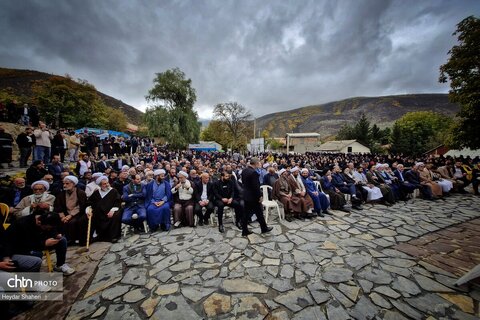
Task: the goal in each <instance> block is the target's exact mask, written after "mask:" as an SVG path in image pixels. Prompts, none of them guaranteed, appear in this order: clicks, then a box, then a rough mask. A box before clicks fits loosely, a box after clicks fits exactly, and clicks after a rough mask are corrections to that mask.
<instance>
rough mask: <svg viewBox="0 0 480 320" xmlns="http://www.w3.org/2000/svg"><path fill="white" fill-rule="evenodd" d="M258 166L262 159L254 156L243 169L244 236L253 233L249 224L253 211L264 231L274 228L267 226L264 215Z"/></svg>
mask: <svg viewBox="0 0 480 320" xmlns="http://www.w3.org/2000/svg"><path fill="white" fill-rule="evenodd" d="M257 168H260V160H259V159H258V158H255V157H254V158H252V159H250V163H249V165H248V166H247V168H245V169H244V170H242V184H243V199H244V201H245V211H244V213H243V216H242V229H243V231H242V236H248V235H249V234H251V233H252V232H251V231H250V230H248V226H247V214H248V213H253V214H255V215H256V216H257V220H258V222H259V223H260V228H261V230H262V233H267V232H270V231H272V229H273V228H272V227H269V226H267V223H266V222H265V218H264V216H263V208H262V200H263V197H262V191H261V190H260V180H259V178H260V174H259V173H258V172H257V171H256V169H257Z"/></svg>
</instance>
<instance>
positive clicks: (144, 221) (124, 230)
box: [122, 213, 149, 238]
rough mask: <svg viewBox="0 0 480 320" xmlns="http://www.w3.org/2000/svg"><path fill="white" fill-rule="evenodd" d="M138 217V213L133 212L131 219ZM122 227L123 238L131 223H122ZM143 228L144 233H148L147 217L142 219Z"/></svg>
mask: <svg viewBox="0 0 480 320" xmlns="http://www.w3.org/2000/svg"><path fill="white" fill-rule="evenodd" d="M136 219H138V214H136V213H134V214H132V220H136ZM122 224H123V226H124V228H123V237H124V238H125V237H126V236H127V232H128V230H130V227H131V225H129V224H125V223H122ZM143 228H144V229H145V233H148V231H149V230H148V224H147V219H145V220H143Z"/></svg>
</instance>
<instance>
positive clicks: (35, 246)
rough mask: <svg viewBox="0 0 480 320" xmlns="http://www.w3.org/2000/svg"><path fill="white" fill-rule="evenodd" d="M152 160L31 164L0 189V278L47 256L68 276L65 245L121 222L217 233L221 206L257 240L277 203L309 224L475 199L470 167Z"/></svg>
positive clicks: (116, 233)
mask: <svg viewBox="0 0 480 320" xmlns="http://www.w3.org/2000/svg"><path fill="white" fill-rule="evenodd" d="M154 152H155V154H154V155H152V153H144V154H140V155H138V154H136V155H133V156H129V155H126V156H122V157H121V158H119V159H117V160H115V161H109V160H107V159H106V158H105V157H101V158H100V160H98V161H95V160H94V159H91V158H90V157H89V155H88V154H85V155H84V154H80V157H79V158H80V160H79V161H78V163H77V165H76V167H75V168H74V169H73V167H72V169H73V170H71V168H70V167H69V166H64V164H63V163H62V162H61V161H60V157H59V156H58V155H54V156H53V157H52V159H51V161H50V163H48V164H45V163H44V162H43V160H35V161H33V163H32V164H31V165H30V167H29V168H28V169H27V170H26V178H25V179H24V178H16V179H15V180H14V181H13V183H12V185H11V187H3V190H1V196H0V202H2V203H5V204H7V205H8V206H9V207H10V213H11V214H10V216H9V217H10V221H8V223H10V224H11V225H10V227H9V228H8V229H7V230H6V231H4V230H2V233H1V241H0V249H1V251H0V254H1V255H2V257H3V260H2V261H3V262H1V263H0V270H4V271H9V270H11V268H14V266H15V267H16V268H18V269H20V270H37V269H38V268H39V260H38V259H40V258H41V257H42V250H44V249H47V248H48V249H52V250H55V251H56V253H57V265H56V267H55V269H56V270H58V271H61V272H63V273H64V274H66V275H68V274H72V273H73V272H74V271H75V270H74V269H73V268H71V267H69V266H68V264H66V263H65V254H66V249H67V246H68V245H80V246H83V245H85V244H86V242H87V238H89V239H91V240H92V241H109V242H116V241H117V240H118V239H119V238H120V236H121V226H122V223H124V224H127V225H131V226H132V227H133V228H134V229H135V231H137V232H139V231H143V228H144V221H146V223H147V225H148V228H149V230H150V231H151V232H156V231H157V230H163V231H168V230H170V228H172V226H173V227H174V228H178V227H181V226H188V227H195V226H197V225H198V226H202V225H208V224H210V217H211V215H212V214H215V213H216V215H217V221H218V228H219V232H222V233H223V232H224V231H225V229H224V224H223V220H224V219H223V218H224V212H225V208H226V207H229V208H232V211H233V212H234V217H235V219H234V221H235V224H236V227H238V228H239V229H240V230H241V231H242V235H244V236H246V235H249V234H250V233H251V231H250V230H249V229H248V223H249V222H250V221H252V219H253V217H255V218H256V219H257V220H258V222H259V223H260V227H261V232H262V233H266V232H269V231H270V230H271V229H272V228H271V227H268V226H267V223H266V221H265V219H264V215H263V208H262V201H263V200H276V201H278V202H279V203H281V205H282V206H283V208H284V212H285V219H286V220H287V221H292V219H313V218H314V217H316V216H319V217H323V216H324V215H325V214H331V212H330V211H329V209H332V210H342V211H346V212H349V211H350V210H362V209H363V208H362V204H364V203H381V204H384V205H386V206H392V205H393V204H395V203H396V202H398V201H407V200H408V199H410V198H411V197H412V195H413V194H414V192H415V191H416V190H418V192H419V194H420V195H421V196H422V197H423V198H424V199H426V200H436V199H441V198H443V197H445V196H448V195H449V194H450V193H452V192H459V193H465V192H466V191H465V187H467V186H468V185H470V184H472V186H473V190H474V193H475V194H477V195H478V184H479V179H480V174H479V159H478V158H476V159H469V158H467V159H452V158H427V159H423V160H424V162H422V161H415V159H410V158H402V157H383V156H375V155H343V154H313V153H307V154H305V155H285V154H271V153H265V154H261V155H260V156H259V157H258V158H257V157H251V158H244V157H243V156H241V155H239V154H237V153H235V154H233V155H230V154H226V153H205V152H202V153H195V152H188V151H184V152H169V151H167V150H166V149H158V150H157V149H155V150H154ZM134 157H136V158H135V159H136V160H135V161H133V160H132V159H133V158H134ZM406 167H408V170H407V169H406ZM72 171H74V172H72ZM261 185H266V186H269V187H271V188H268V187H267V188H268V189H269V190H268V192H269V193H268V196H269V198H270V199H263V198H262V191H261ZM347 202H350V203H351V206H347ZM89 219H91V229H90V234H87V230H88V224H89ZM0 229H1V228H0ZM12 261H15V264H14V262H12Z"/></svg>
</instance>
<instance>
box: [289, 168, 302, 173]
mask: <svg viewBox="0 0 480 320" xmlns="http://www.w3.org/2000/svg"><path fill="white" fill-rule="evenodd" d="M298 170H300V168H299V167H293V168H292V169H290V172H291V173H294V172H297V171H298Z"/></svg>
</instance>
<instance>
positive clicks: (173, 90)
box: [145, 68, 200, 148]
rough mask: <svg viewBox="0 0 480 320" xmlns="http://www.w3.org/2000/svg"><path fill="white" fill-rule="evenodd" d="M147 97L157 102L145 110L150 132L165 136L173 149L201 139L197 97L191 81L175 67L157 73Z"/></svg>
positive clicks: (148, 99)
mask: <svg viewBox="0 0 480 320" xmlns="http://www.w3.org/2000/svg"><path fill="white" fill-rule="evenodd" d="M153 83H154V86H153V88H152V89H150V90H149V91H148V95H147V96H146V97H145V98H146V99H147V101H149V102H152V103H153V104H154V105H153V106H152V107H151V108H147V111H146V112H145V123H146V125H147V127H148V131H149V134H151V135H153V136H157V137H162V138H164V139H165V140H166V141H167V142H168V143H169V144H170V145H171V146H172V147H174V148H185V147H186V146H187V145H188V144H189V143H196V142H198V138H199V135H200V124H199V123H198V115H197V113H196V112H195V111H194V110H193V105H194V104H195V101H196V100H197V96H196V93H195V89H194V88H193V87H192V80H191V79H186V76H185V73H183V72H182V71H181V70H180V69H178V68H174V69H170V70H167V71H165V72H162V73H157V74H156V77H155V79H154V80H153Z"/></svg>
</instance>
